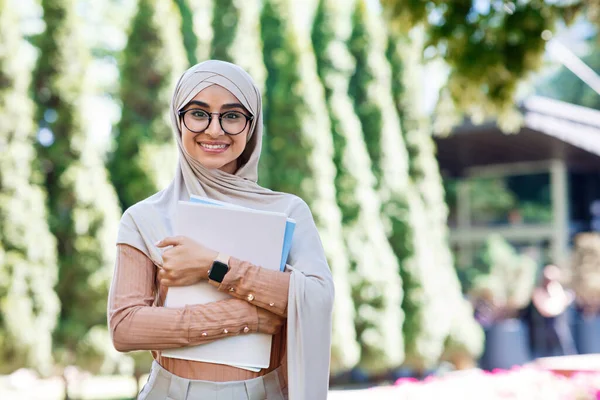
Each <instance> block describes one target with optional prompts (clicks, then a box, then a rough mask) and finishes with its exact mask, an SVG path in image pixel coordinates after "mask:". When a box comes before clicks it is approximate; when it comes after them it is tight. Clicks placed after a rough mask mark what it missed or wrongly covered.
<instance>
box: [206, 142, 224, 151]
mask: <svg viewBox="0 0 600 400" xmlns="http://www.w3.org/2000/svg"><path fill="white" fill-rule="evenodd" d="M200 146H202V147H205V148H207V149H211V150H215V149H224V148H225V147H227V145H226V144H207V143H200Z"/></svg>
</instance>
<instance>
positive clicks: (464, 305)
mask: <svg viewBox="0 0 600 400" xmlns="http://www.w3.org/2000/svg"><path fill="white" fill-rule="evenodd" d="M422 40H423V39H422V35H419V34H418V32H414V34H413V35H412V39H410V38H409V37H408V36H407V35H400V34H398V33H395V32H394V31H392V32H391V33H390V35H389V37H388V44H387V51H386V55H387V58H388V60H389V62H390V65H391V68H392V78H393V82H394V85H393V90H392V92H393V95H394V101H395V104H396V108H397V110H398V113H399V114H400V115H401V121H402V127H403V132H404V138H405V142H406V146H407V149H408V152H409V169H410V176H411V178H412V181H413V182H414V183H415V185H416V188H417V191H418V194H419V198H420V200H421V201H422V203H423V207H424V209H425V216H426V218H427V225H428V234H427V236H428V240H429V243H430V245H431V246H433V247H434V248H435V249H436V251H435V252H433V255H434V257H435V259H434V265H436V268H437V274H438V276H440V277H443V282H444V287H443V290H444V293H445V295H444V297H443V300H441V301H443V302H444V303H445V304H446V305H447V306H449V305H450V304H452V308H453V309H454V310H455V312H454V313H453V316H452V320H451V325H450V331H449V335H448V337H447V339H446V345H445V357H450V358H452V357H460V356H462V355H468V356H470V357H477V356H478V355H479V354H480V352H481V351H482V344H483V333H482V331H481V328H480V326H479V325H478V324H477V323H476V321H475V319H474V317H473V310H472V307H471V306H470V304H469V303H468V302H467V301H466V300H465V299H464V298H463V297H462V290H461V287H460V282H459V280H458V277H457V274H456V270H455V269H454V262H453V257H452V253H451V250H450V246H449V243H448V228H447V218H448V208H447V206H446V203H445V201H444V188H443V184H442V179H441V175H440V172H439V167H438V164H437V160H436V157H435V145H434V142H433V139H432V137H431V132H432V129H431V127H430V125H429V122H428V120H427V119H426V118H425V116H424V114H423V112H422V111H421V109H420V107H419V104H421V101H420V98H419V95H418V93H419V88H418V86H417V85H418V83H419V82H422V79H421V77H420V75H419V66H420V61H421V60H420V53H421V52H420V49H422V46H423V43H422Z"/></svg>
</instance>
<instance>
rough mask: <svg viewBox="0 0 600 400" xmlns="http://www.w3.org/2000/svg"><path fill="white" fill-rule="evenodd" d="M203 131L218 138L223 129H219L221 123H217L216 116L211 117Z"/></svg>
mask: <svg viewBox="0 0 600 400" xmlns="http://www.w3.org/2000/svg"><path fill="white" fill-rule="evenodd" d="M204 132H205V133H206V134H207V135H209V136H211V137H213V138H218V137H219V136H221V135H223V134H224V133H225V132H223V129H221V124H220V123H219V118H218V117H217V116H213V117H212V119H211V121H210V124H209V125H208V128H206V130H205V131H204Z"/></svg>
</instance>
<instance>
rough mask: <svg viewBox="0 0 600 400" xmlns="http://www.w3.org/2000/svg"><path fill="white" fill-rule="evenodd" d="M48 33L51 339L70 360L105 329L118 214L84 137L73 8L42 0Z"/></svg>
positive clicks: (42, 95) (66, 2)
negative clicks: (55, 320)
mask: <svg viewBox="0 0 600 400" xmlns="http://www.w3.org/2000/svg"><path fill="white" fill-rule="evenodd" d="M42 7H43V10H44V22H45V24H46V31H45V32H44V33H43V34H42V35H41V36H40V38H39V48H40V57H39V59H38V64H37V69H36V71H35V75H34V76H35V87H34V89H35V99H36V102H37V105H38V119H39V120H40V121H41V124H42V126H44V127H45V128H46V129H48V130H49V131H50V132H52V134H53V138H54V142H53V143H51V144H49V145H47V146H40V147H39V151H38V154H39V157H40V159H41V162H42V165H43V166H44V168H45V172H46V174H45V184H46V189H47V192H48V195H49V211H50V218H49V221H50V227H51V230H52V232H53V233H54V236H55V237H56V239H57V242H58V256H59V280H58V285H57V286H56V292H57V293H58V295H59V298H60V300H61V303H62V309H61V313H60V322H59V326H58V330H57V332H56V338H57V340H58V343H59V345H60V346H64V347H65V348H66V349H67V350H68V351H67V353H66V354H67V355H68V358H67V359H64V360H62V361H64V362H73V361H75V362H77V360H73V359H72V358H71V357H72V353H71V352H70V351H74V350H75V348H76V345H77V343H78V342H79V340H80V339H81V338H82V337H84V336H85V334H86V333H87V332H88V330H89V329H90V328H91V327H92V326H95V325H105V324H106V299H107V296H108V286H109V284H110V279H111V274H112V268H113V266H114V243H115V234H116V230H117V225H118V218H119V210H118V203H117V199H116V196H115V193H114V191H113V189H112V187H111V186H110V184H109V182H108V179H107V174H106V171H105V169H104V165H103V161H102V159H101V157H100V154H98V151H97V149H96V148H95V146H94V145H93V143H92V142H91V141H90V140H88V138H87V137H86V128H87V126H86V125H85V121H84V119H83V107H82V102H83V99H84V96H85V90H86V89H85V88H86V87H87V86H88V81H87V80H86V79H85V71H86V62H87V57H88V53H87V51H86V49H85V48H84V47H83V46H82V45H81V43H80V42H79V38H80V37H81V36H80V35H79V33H78V32H79V31H78V26H77V18H76V15H75V3H74V1H72V0H61V1H59V0H52V1H50V0H47V1H46V0H44V1H43V2H42Z"/></svg>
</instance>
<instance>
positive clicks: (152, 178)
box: [109, 0, 186, 209]
mask: <svg viewBox="0 0 600 400" xmlns="http://www.w3.org/2000/svg"><path fill="white" fill-rule="evenodd" d="M180 23H181V22H180V18H179V15H178V14H177V12H176V10H175V4H174V3H173V2H171V1H169V0H157V1H153V0H139V3H138V8H137V12H136V14H135V17H134V18H133V21H132V25H131V31H130V34H129V40H128V42H127V46H126V47H125V50H124V56H123V64H122V67H121V103H122V117H121V121H120V122H119V124H118V126H117V132H116V136H115V146H116V147H115V150H114V153H113V154H112V159H111V162H110V164H109V167H110V172H111V177H112V181H113V184H114V185H115V188H116V190H117V194H118V196H119V200H120V202H121V206H122V208H123V209H126V208H128V207H129V206H131V205H133V204H135V203H137V202H138V201H140V200H143V199H144V198H146V197H148V196H150V195H151V194H153V193H155V192H156V191H157V190H160V189H163V188H165V187H166V186H167V185H168V184H169V183H170V182H171V180H172V179H173V173H174V171H175V166H176V163H177V154H178V153H177V151H176V147H175V144H174V141H173V138H172V133H171V124H170V118H169V104H170V101H171V96H172V92H173V88H174V86H175V82H176V81H177V79H178V78H179V75H180V74H181V73H183V71H184V69H185V66H186V57H185V50H184V48H183V39H182V37H181V31H180ZM158 160H160V162H158Z"/></svg>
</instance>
